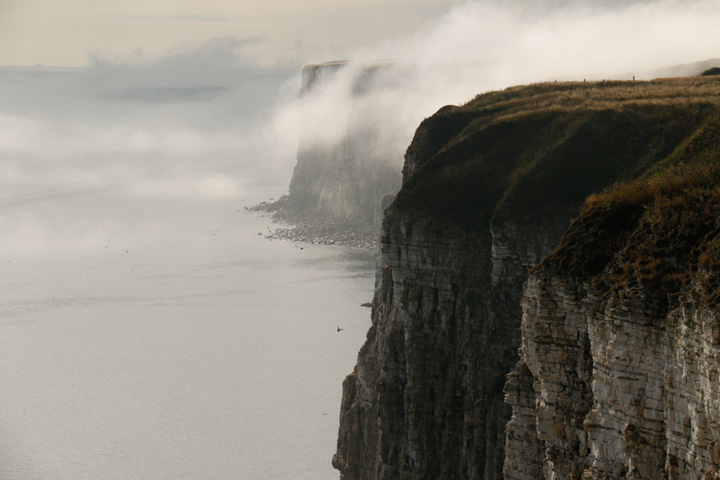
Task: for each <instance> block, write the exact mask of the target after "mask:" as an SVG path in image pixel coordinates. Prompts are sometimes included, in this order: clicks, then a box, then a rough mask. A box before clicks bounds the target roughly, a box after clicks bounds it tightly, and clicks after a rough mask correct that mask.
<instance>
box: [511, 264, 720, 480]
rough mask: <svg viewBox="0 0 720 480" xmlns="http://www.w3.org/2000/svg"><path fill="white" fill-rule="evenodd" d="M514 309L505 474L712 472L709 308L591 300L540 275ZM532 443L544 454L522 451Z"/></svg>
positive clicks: (717, 407) (714, 346)
mask: <svg viewBox="0 0 720 480" xmlns="http://www.w3.org/2000/svg"><path fill="white" fill-rule="evenodd" d="M522 307H523V322H522V330H523V347H522V360H521V362H520V367H519V368H518V369H517V370H516V372H515V373H514V375H513V376H512V377H511V378H510V381H509V382H508V385H507V387H506V389H507V391H508V402H509V403H510V404H511V405H512V406H513V419H512V421H511V422H510V425H509V427H508V439H507V450H506V451H507V455H508V461H506V464H505V478H507V479H515V478H516V479H527V478H534V477H529V476H527V473H528V472H540V471H543V472H544V474H543V475H538V476H537V477H535V478H553V479H572V478H584V479H595V478H597V479H605V478H611V479H614V478H618V479H619V478H633V479H661V478H668V479H681V478H683V479H685V478H716V477H715V475H716V474H717V472H718V469H719V468H720V456H719V455H718V453H719V452H720V443H718V440H720V424H719V423H718V420H720V383H718V366H719V365H720V363H719V361H720V343H718V340H719V339H718V331H719V330H718V312H717V311H715V310H714V309H711V308H708V307H706V306H703V305H702V303H701V302H694V301H693V300H692V299H690V298H688V299H687V302H684V303H683V304H682V305H681V306H678V307H676V308H674V309H671V310H670V311H666V309H665V307H664V306H663V305H661V304H660V303H658V301H657V299H656V298H651V297H649V296H646V295H642V294H639V295H638V296H637V297H633V298H627V297H622V298H621V297H619V296H617V295H611V296H609V297H605V298H602V299H600V298H599V297H598V296H597V293H596V292H594V291H593V289H592V288H589V287H588V286H587V284H578V283H577V282H576V281H571V280H568V279H564V278H558V277H557V276H553V275H548V274H546V273H543V272H540V273H537V274H534V275H533V276H531V277H530V280H529V281H528V285H527V289H526V292H525V296H524V298H523V301H522ZM532 405H534V410H535V415H534V417H535V418H533V415H532V412H531V411H530V410H529V409H530V407H531V406H532ZM533 420H534V421H533ZM533 442H539V445H541V446H542V448H541V450H544V452H545V453H544V455H543V456H540V457H538V456H537V455H535V456H534V457H529V456H523V455H521V454H520V452H522V451H524V450H525V449H526V448H527V446H528V445H529V444H532V443H533ZM510 457H512V458H513V460H512V461H510V460H509V459H510ZM706 473H708V475H709V476H705V475H706Z"/></svg>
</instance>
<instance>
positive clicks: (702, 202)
mask: <svg viewBox="0 0 720 480" xmlns="http://www.w3.org/2000/svg"><path fill="white" fill-rule="evenodd" d="M542 265H543V266H545V267H548V268H551V269H553V270H555V271H558V272H560V273H562V274H565V275H571V276H578V277H586V278H591V279H592V281H593V283H594V284H595V286H596V287H601V289H602V290H604V291H622V292H623V293H625V294H630V295H632V294H634V293H636V292H637V291H638V290H639V289H644V290H645V291H655V292H664V293H665V294H666V295H667V297H668V298H669V299H670V300H672V299H673V298H674V297H677V296H678V295H679V294H681V293H683V292H684V291H685V290H686V288H688V287H689V286H690V285H691V284H693V283H694V282H692V280H697V282H696V283H695V286H699V287H700V289H701V290H702V291H701V292H700V293H701V294H702V296H703V298H704V299H705V301H706V303H707V304H708V305H717V303H718V302H719V301H720V150H716V152H715V158H714V161H711V160H708V161H705V162H698V163H696V164H694V165H684V164H683V165H678V166H674V167H671V168H668V169H666V170H665V171H662V172H658V173H656V174H655V175H654V176H653V177H652V178H650V179H638V180H634V181H631V182H626V183H622V184H617V185H615V186H613V187H612V188H610V189H608V190H607V191H605V192H603V193H601V194H598V195H593V196H591V197H590V198H588V200H587V201H586V203H585V205H584V207H583V211H582V213H581V215H580V216H579V217H578V219H577V220H575V221H574V222H573V223H572V225H571V226H570V228H569V229H568V231H567V233H566V234H565V236H564V237H563V240H562V242H561V243H560V245H559V246H558V248H557V249H556V250H555V251H554V252H553V253H552V254H551V255H550V256H549V257H548V258H546V259H545V260H544V262H543V264H542Z"/></svg>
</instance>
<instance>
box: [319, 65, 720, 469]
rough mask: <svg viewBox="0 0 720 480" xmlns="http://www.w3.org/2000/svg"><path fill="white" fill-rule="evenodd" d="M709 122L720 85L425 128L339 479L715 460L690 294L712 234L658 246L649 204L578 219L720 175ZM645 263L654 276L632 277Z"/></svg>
mask: <svg viewBox="0 0 720 480" xmlns="http://www.w3.org/2000/svg"><path fill="white" fill-rule="evenodd" d="M719 119H720V82H718V81H717V79H716V78H715V79H713V78H712V77H694V78H686V79H674V80H658V81H652V82H593V83H590V82H588V83H585V82H582V83H564V84H558V83H553V84H538V85H530V86H525V87H515V88H511V89H507V90H504V91H499V92H492V93H488V94H484V95H480V96H478V97H477V98H475V99H474V100H472V101H471V102H469V103H467V104H466V105H464V106H461V107H456V106H447V107H444V108H443V109H441V110H440V111H439V112H438V113H437V114H435V115H434V116H432V117H430V118H428V119H426V120H425V121H424V122H423V123H422V124H421V125H420V127H419V128H418V130H417V132H416V135H415V138H414V139H413V142H412V144H411V145H410V147H409V148H408V150H407V154H406V162H405V167H404V170H403V186H402V188H401V190H400V192H399V194H398V196H397V198H396V200H395V201H394V202H393V204H392V205H391V206H390V207H389V208H388V209H387V210H386V213H385V219H384V222H383V236H382V261H381V263H382V273H381V284H380V286H379V288H378V293H377V294H376V298H375V299H374V302H373V311H372V326H371V328H370V330H369V332H368V336H367V341H366V343H365V345H364V346H363V347H362V349H361V351H360V353H359V356H358V362H357V365H356V367H355V370H354V371H353V372H352V373H351V374H350V375H349V376H348V377H347V378H346V380H345V382H344V384H343V400H342V407H341V418H340V430H339V437H338V447H337V453H336V455H335V457H334V458H333V465H334V466H335V467H336V468H337V469H338V470H340V472H341V476H342V478H343V479H347V480H349V479H357V480H360V479H363V480H365V479H368V480H369V479H388V480H390V479H392V480H396V479H406V480H420V479H444V480H451V479H500V478H503V468H504V470H505V473H504V475H505V478H518V479H520V478H522V479H532V478H580V476H581V475H583V474H587V475H596V476H595V477H592V476H591V477H588V478H662V477H661V476H660V473H659V472H660V470H658V471H657V472H656V473H655V475H656V476H645V477H642V476H639V475H640V473H635V472H647V471H650V470H651V469H653V468H656V467H657V468H660V466H661V467H662V468H664V469H665V472H666V473H667V475H674V473H673V472H675V471H676V470H673V468H677V469H687V468H694V469H696V470H697V469H701V468H705V467H706V466H707V465H710V464H709V463H707V462H709V461H711V460H712V459H711V458H710V457H711V455H712V453H711V452H712V451H714V450H712V449H710V450H707V449H706V450H705V451H704V452H705V453H702V452H700V447H698V446H695V445H705V446H706V447H707V446H709V445H714V443H712V442H714V441H715V440H714V439H715V437H714V436H713V435H715V434H717V433H718V432H716V431H715V430H713V429H716V426H717V421H718V420H719V419H720V414H718V411H717V409H715V410H713V408H715V406H717V405H716V404H717V398H718V395H717V393H718V392H717V391H714V390H713V388H715V389H717V386H713V382H714V381H715V382H716V380H717V379H715V380H713V378H714V377H712V375H716V374H717V371H716V370H717V367H720V361H718V360H716V359H715V357H713V356H712V355H714V353H713V352H714V350H713V348H715V347H714V345H715V343H713V342H714V341H715V340H713V338H714V337H712V335H715V334H716V332H715V329H714V327H712V325H713V322H714V321H715V320H714V319H716V318H717V317H716V316H715V315H714V314H713V310H712V308H713V307H712V305H714V303H713V302H714V300H713V298H714V297H713V296H712V295H711V293H708V292H712V288H710V287H708V288H706V289H705V290H703V288H705V287H703V285H711V286H712V285H713V282H714V280H712V279H710V280H707V277H706V270H707V271H709V270H712V268H711V267H710V266H707V267H706V266H705V265H706V263H703V262H709V263H708V264H707V265H714V263H713V261H712V260H709V259H710V256H709V255H710V254H709V253H708V254H707V255H705V253H706V252H709V251H710V250H708V248H711V245H710V243H707V242H708V241H709V240H710V239H711V238H712V236H711V232H714V231H716V230H717V227H714V228H716V230H712V228H709V227H708V226H707V225H706V226H705V227H699V226H698V227H697V228H698V232H696V233H695V234H688V235H691V236H692V235H695V237H697V238H695V237H693V238H694V240H692V241H690V240H688V241H687V242H686V243H682V241H681V240H679V239H673V240H671V243H672V245H673V246H672V247H670V246H668V247H667V249H663V248H665V247H663V246H662V245H663V244H662V241H661V238H662V236H663V234H664V233H663V232H664V230H662V229H663V228H666V227H667V228H668V229H671V230H672V228H674V227H673V226H672V225H671V224H667V225H666V227H661V226H659V225H658V224H657V223H658V222H656V223H653V219H654V218H656V217H655V216H653V214H652V213H648V212H649V210H648V208H647V206H648V205H649V202H650V200H648V199H650V198H652V199H655V198H656V196H654V193H648V194H647V195H646V196H645V197H643V199H644V200H636V201H635V203H633V204H631V205H625V204H619V206H616V207H615V206H614V207H612V208H610V207H608V206H607V205H610V203H607V202H610V200H602V199H603V198H605V197H599V196H596V197H592V198H594V199H595V200H591V202H595V203H593V204H592V205H593V207H592V208H591V207H589V206H585V207H582V206H583V204H584V202H585V201H586V198H587V197H588V196H590V195H591V194H594V193H598V192H600V191H602V190H603V189H605V188H607V187H609V186H611V185H613V184H615V183H616V182H618V181H623V180H630V179H638V178H640V179H646V178H651V177H653V176H654V175H655V176H656V175H659V174H660V173H661V172H675V173H673V174H672V175H669V176H668V178H670V179H673V178H676V177H677V178H679V174H678V173H677V172H680V171H685V170H684V168H685V167H687V166H688V165H700V164H704V163H708V164H712V163H714V162H718V161H719V160H718V152H719V151H720V129H719V128H718V125H719ZM698 168H700V167H698ZM688 178H690V177H688ZM692 178H698V176H697V175H695V176H694V177H692ZM713 178H715V177H713ZM678 181H679V180H678ZM647 182H650V181H649V180H647ZM650 184H652V182H650V183H648V185H650ZM652 185H654V184H652ZM616 188H620V187H616ZM653 188H660V187H648V189H647V191H648V192H653V191H654V190H653ZM707 188H708V189H709V188H710V187H709V186H708V187H707ZM613 191H615V190H613ZM608 195H610V194H608ZM663 198H664V199H661V198H660V197H658V200H657V201H658V202H659V204H661V205H660V206H658V208H663V207H662V205H665V207H666V208H667V209H669V210H672V207H671V206H672V205H674V204H673V202H674V201H675V200H674V197H673V195H672V194H668V195H667V197H663ZM704 198H707V197H703V196H702V194H700V193H697V195H696V196H695V197H692V198H689V199H687V204H690V203H691V202H693V201H695V202H697V206H696V207H695V209H694V210H690V211H688V213H687V215H691V214H693V215H705V216H707V215H712V213H711V207H710V206H708V208H709V209H710V210H703V208H704V207H703V204H702V202H701V199H704ZM677 201H678V202H681V201H680V200H677ZM603 202H605V203H603ZM663 202H665V203H663ZM680 204H682V202H681V203H680ZM680 204H678V205H680ZM604 205H605V206H604ZM612 205H615V204H612ZM682 205H684V204H682ZM581 207H582V214H581V216H580V217H579V218H578V219H577V220H576V221H575V222H574V223H573V227H571V229H570V230H569V231H568V233H567V234H566V235H565V236H564V237H563V233H564V232H565V231H566V229H567V228H568V225H569V224H570V222H571V220H573V219H574V218H576V217H577V216H578V214H579V213H580V212H581ZM684 211H685V210H683V207H681V206H678V207H677V209H676V210H675V215H676V217H677V221H678V222H682V220H683V219H684V214H683V213H682V212H684ZM593 212H594V213H593ZM598 212H600V213H598ZM601 213H602V214H601ZM643 215H645V216H649V218H646V217H644V216H643ZM670 217H671V215H670V213H667V212H666V215H665V216H662V217H657V218H670ZM707 218H709V217H707ZM659 223H662V222H660V221H659ZM653 228H658V229H659V230H658V231H657V232H655V233H654V234H653V233H652V229H653ZM688 228H690V227H688ZM693 228H694V227H693ZM703 228H704V229H703ZM648 231H650V232H651V233H648ZM673 231H674V230H673ZM637 232H645V233H646V234H647V235H646V237H642V235H641V234H640V233H637ZM681 235H685V234H684V233H683V234H678V236H681ZM703 235H704V236H703ZM708 235H710V237H708ZM561 239H563V240H562V242H563V243H562V244H561V247H559V249H555V247H556V245H558V243H559V242H561ZM651 239H655V240H656V241H657V242H658V245H654V244H652V243H651ZM693 242H694V243H693ZM706 243H707V245H706ZM629 245H634V247H632V248H631V247H629ZM713 245H714V244H713ZM685 246H688V248H690V250H688V253H687V254H686V255H684V256H678V252H681V251H685V250H684V248H685ZM706 247H707V248H706ZM712 248H714V247H712ZM554 249H555V250H554ZM553 250H554V253H553V254H552V255H551V256H550V257H549V259H547V260H545V261H544V262H543V263H542V264H541V265H540V266H539V267H536V265H538V264H539V263H540V262H541V260H542V259H543V258H544V257H546V256H547V255H548V254H550V253H551V252H552V251H553ZM713 252H714V250H713ZM645 261H647V262H650V263H651V264H652V265H653V266H654V267H652V268H655V267H657V268H656V270H654V271H655V272H656V273H653V274H649V273H648V275H651V277H652V279H650V280H648V279H646V278H645V277H644V276H643V275H645V273H638V274H637V275H640V277H642V279H640V277H638V279H636V278H635V277H633V275H635V274H633V273H632V272H633V271H632V269H633V268H636V269H638V272H645V270H642V268H644V265H645V264H644V263H642V262H645ZM634 262H635V263H634ZM653 262H654V263H653ZM533 267H536V268H535V270H534V273H533V275H532V276H531V277H530V279H529V281H528V272H529V270H530V269H532V268H533ZM708 269H709V270H708ZM657 272H660V273H657ZM637 275H636V276H637ZM653 275H654V276H653ZM633 282H635V283H633ZM638 282H639V283H638ZM642 282H646V283H645V284H643V283H642ZM648 282H649V283H648ZM673 282H674V283H673ZM703 282H705V283H703ZM526 284H527V290H526V291H525V294H524V295H523V289H524V285H526ZM636 284H637V285H641V284H642V285H646V288H645V287H643V288H640V287H637V288H636ZM673 289H675V290H673ZM533 315H534V316H533ZM661 318H662V319H664V320H660V319H661ZM521 324H522V329H521ZM521 331H522V333H524V334H525V337H524V338H523V337H522V336H521ZM705 331H707V332H710V333H711V335H710V336H709V337H705V336H703V335H700V334H699V333H698V332H705ZM713 332H715V333H713ZM673 342H674V343H673ZM521 345H522V354H521V355H519V354H518V349H519V347H521ZM511 372H512V374H511ZM638 372H642V374H640V373H638ZM509 374H510V375H509ZM508 375H509V377H508ZM643 375H644V377H643ZM628 376H631V377H632V378H631V379H628V378H626V377H628ZM641 377H642V378H641ZM506 380H507V385H506ZM701 386H702V388H701ZM641 389H643V390H641ZM658 389H660V390H662V391H663V392H665V395H666V397H663V396H662V395H660V394H659V393H658ZM668 392H671V393H668ZM506 395H507V397H508V403H506V402H505V396H506ZM636 397H637V398H636ZM713 402H714V403H713ZM661 403H662V405H661ZM670 404H672V405H673V406H674V407H673V408H672V409H671V408H669V407H666V406H663V405H670ZM616 412H622V413H618V414H616ZM668 412H675V413H668ZM663 415H670V416H671V418H670V417H667V418H666V417H663ZM713 415H714V416H713ZM511 417H512V421H511V422H510V420H511ZM686 417H687V418H686ZM508 422H510V424H509V425H508ZM652 422H656V423H652ZM673 422H674V423H673ZM618 432H619V433H618ZM650 433H652V434H650ZM618 435H620V436H621V437H622V438H620V439H618V438H617V436H618ZM506 436H507V441H506ZM661 437H662V438H665V440H664V441H662V439H661ZM688 439H700V440H698V441H699V442H700V443H696V444H693V443H692V441H690V440H688ZM693 441H694V440H693ZM618 442H619V443H618ZM622 442H624V443H622ZM703 442H704V443H703ZM506 452H507V453H506ZM644 452H649V453H647V455H645V453H644ZM708 452H710V453H708ZM630 458H633V459H636V460H632V461H630V460H628V459H630ZM688 465H692V467H688ZM623 468H625V470H623ZM678 471H681V470H678ZM693 471H695V470H693ZM612 475H615V476H612ZM632 475H635V476H632ZM677 478H681V477H677ZM682 478H685V477H682Z"/></svg>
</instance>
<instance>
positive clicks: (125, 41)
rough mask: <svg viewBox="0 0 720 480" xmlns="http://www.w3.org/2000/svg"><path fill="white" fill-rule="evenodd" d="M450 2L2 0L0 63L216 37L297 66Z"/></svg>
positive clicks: (258, 59) (149, 48)
mask: <svg viewBox="0 0 720 480" xmlns="http://www.w3.org/2000/svg"><path fill="white" fill-rule="evenodd" d="M453 3H457V2H454V1H453V0H262V1H260V0H122V1H118V0H0V65H36V64H43V65H46V66H50V65H52V66H81V65H86V64H88V63H89V61H90V58H92V57H101V58H104V59H107V60H111V61H132V60H145V61H147V60H153V59H154V58H157V57H159V56H162V55H167V54H168V53H171V52H172V51H173V50H175V49H187V48H188V47H191V46H192V45H194V44H202V43H204V42H206V41H208V40H209V39H212V38H221V37H232V38H234V39H236V40H238V41H240V42H242V45H243V48H241V49H239V50H238V54H239V56H240V60H241V61H244V62H246V63H248V64H250V65H253V64H254V65H257V66H297V65H300V64H302V63H305V62H307V61H318V60H325V59H327V58H336V57H342V56H344V55H345V54H346V53H347V51H348V50H349V49H353V48H356V47H357V46H358V45H368V44H372V43H375V42H381V41H383V40H386V39H387V38H389V37H394V36H398V35H402V34H404V33H407V32H410V31H413V30H416V29H418V28H420V27H422V26H423V25H425V24H427V23H429V22H431V21H433V20H435V19H437V18H438V17H439V16H441V15H442V14H443V13H445V12H446V11H447V10H449V8H450V7H451V5H452V4H453Z"/></svg>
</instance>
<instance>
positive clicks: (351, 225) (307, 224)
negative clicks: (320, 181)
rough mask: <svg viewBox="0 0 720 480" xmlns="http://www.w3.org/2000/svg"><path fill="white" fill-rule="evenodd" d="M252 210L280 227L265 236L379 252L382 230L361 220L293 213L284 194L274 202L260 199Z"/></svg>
mask: <svg viewBox="0 0 720 480" xmlns="http://www.w3.org/2000/svg"><path fill="white" fill-rule="evenodd" d="M247 210H248V211H249V212H252V213H255V214H260V215H263V216H266V217H268V218H270V220H271V221H273V222H274V223H277V224H280V226H279V227H278V228H277V229H275V230H272V231H271V232H270V233H267V234H265V237H266V238H270V239H276V240H287V241H292V242H303V243H309V244H316V245H338V246H343V247H349V248H353V249H357V250H362V251H364V252H367V253H376V252H377V250H378V238H379V232H377V231H375V230H374V229H371V228H368V227H367V226H364V225H361V224H359V223H358V222H353V221H350V220H338V219H336V218H325V217H317V216H313V215H309V214H307V213H297V212H294V211H293V209H292V207H291V206H290V204H289V202H288V197H287V196H283V197H281V198H280V199H278V200H277V201H274V202H261V203H259V204H258V205H255V206H253V207H249V208H247Z"/></svg>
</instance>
